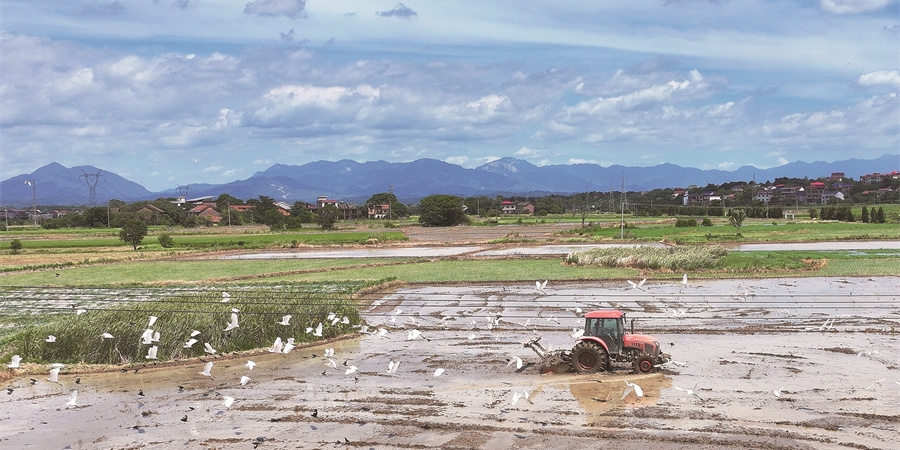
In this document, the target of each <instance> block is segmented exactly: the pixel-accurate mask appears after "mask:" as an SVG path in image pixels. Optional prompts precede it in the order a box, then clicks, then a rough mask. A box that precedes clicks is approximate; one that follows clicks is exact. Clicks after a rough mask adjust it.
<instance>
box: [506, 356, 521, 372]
mask: <svg viewBox="0 0 900 450" xmlns="http://www.w3.org/2000/svg"><path fill="white" fill-rule="evenodd" d="M513 363H516V370H519V369H521V368H522V358H519V357H518V356H513V357H512V358H510V359H509V362H508V363H506V367H509V366H511V365H512V364H513Z"/></svg>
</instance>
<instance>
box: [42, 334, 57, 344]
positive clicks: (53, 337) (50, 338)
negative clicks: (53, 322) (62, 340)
mask: <svg viewBox="0 0 900 450" xmlns="http://www.w3.org/2000/svg"><path fill="white" fill-rule="evenodd" d="M44 340H45V341H47V342H56V336H54V335H52V334H51V335H48V336H47V339H44Z"/></svg>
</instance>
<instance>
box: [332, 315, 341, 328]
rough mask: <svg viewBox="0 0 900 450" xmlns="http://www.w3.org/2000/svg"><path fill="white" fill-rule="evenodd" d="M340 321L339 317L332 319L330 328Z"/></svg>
mask: <svg viewBox="0 0 900 450" xmlns="http://www.w3.org/2000/svg"><path fill="white" fill-rule="evenodd" d="M340 321H341V319H340V318H339V317H335V318H334V319H331V326H335V325H337V324H338V322H340Z"/></svg>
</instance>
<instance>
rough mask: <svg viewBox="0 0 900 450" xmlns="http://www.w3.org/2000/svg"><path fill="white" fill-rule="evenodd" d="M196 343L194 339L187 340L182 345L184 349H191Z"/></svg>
mask: <svg viewBox="0 0 900 450" xmlns="http://www.w3.org/2000/svg"><path fill="white" fill-rule="evenodd" d="M196 343H197V340H196V339H194V338H191V339H188V340H187V342H185V343H184V348H191V346H193V345H194V344H196Z"/></svg>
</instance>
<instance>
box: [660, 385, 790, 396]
mask: <svg viewBox="0 0 900 450" xmlns="http://www.w3.org/2000/svg"><path fill="white" fill-rule="evenodd" d="M698 384H700V382H699V381H698V382H696V383H694V386H693V387H691V388H690V389H685V388H680V387H678V386H675V389H677V390H679V391H684V392H685V393H686V394H687V395H693V396H694V397H697V398H700V396H699V395H697V392H696V389H697V385H698ZM776 397H777V395H776Z"/></svg>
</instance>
